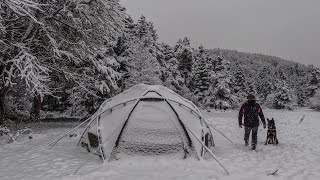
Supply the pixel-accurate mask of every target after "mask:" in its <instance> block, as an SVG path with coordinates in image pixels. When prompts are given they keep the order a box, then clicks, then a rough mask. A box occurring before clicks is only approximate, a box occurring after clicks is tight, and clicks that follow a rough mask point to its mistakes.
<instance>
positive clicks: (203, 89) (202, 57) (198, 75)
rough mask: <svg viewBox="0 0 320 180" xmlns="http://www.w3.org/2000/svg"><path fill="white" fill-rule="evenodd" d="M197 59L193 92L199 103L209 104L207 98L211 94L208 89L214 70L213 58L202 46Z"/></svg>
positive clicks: (194, 69)
mask: <svg viewBox="0 0 320 180" xmlns="http://www.w3.org/2000/svg"><path fill="white" fill-rule="evenodd" d="M196 59H197V60H196V61H195V63H194V68H193V79H192V82H193V83H192V84H193V85H192V89H194V90H193V92H194V94H195V96H197V98H198V99H197V101H198V103H200V104H202V105H207V103H208V102H205V99H206V97H207V96H209V95H210V93H209V92H208V91H209V87H210V84H211V79H210V74H211V72H212V67H211V62H212V58H211V57H210V56H209V55H207V54H206V53H205V51H204V49H203V47H202V46H200V47H199V53H198V55H197V56H196Z"/></svg>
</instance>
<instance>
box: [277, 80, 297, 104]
mask: <svg viewBox="0 0 320 180" xmlns="http://www.w3.org/2000/svg"><path fill="white" fill-rule="evenodd" d="M276 87H277V90H276V91H275V93H274V98H273V107H274V108H276V109H284V108H287V109H293V107H294V99H293V96H292V94H293V93H292V90H291V89H290V88H289V86H288V84H287V83H286V82H285V81H283V80H279V82H278V83H277V86H276Z"/></svg>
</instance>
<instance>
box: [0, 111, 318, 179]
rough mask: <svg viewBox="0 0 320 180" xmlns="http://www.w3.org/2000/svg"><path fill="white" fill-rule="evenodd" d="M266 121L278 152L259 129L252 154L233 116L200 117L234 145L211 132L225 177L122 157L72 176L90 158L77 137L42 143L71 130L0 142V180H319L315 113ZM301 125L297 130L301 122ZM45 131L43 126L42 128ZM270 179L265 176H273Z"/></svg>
mask: <svg viewBox="0 0 320 180" xmlns="http://www.w3.org/2000/svg"><path fill="white" fill-rule="evenodd" d="M264 113H265V116H266V117H268V118H272V117H273V118H275V120H276V126H277V133H278V139H279V142H280V144H279V145H278V146H272V145H268V146H265V145H263V144H264V141H265V138H266V133H267V131H266V130H263V129H260V130H261V131H259V134H258V147H257V150H258V151H257V152H255V151H251V150H249V147H245V146H244V142H243V129H240V128H239V127H238V123H237V114H238V113H237V112H236V111H227V112H219V111H213V112H210V113H204V114H205V117H206V118H208V119H209V121H211V122H212V123H213V124H214V125H215V126H216V127H217V128H218V129H219V130H221V131H222V132H224V133H225V134H226V135H227V136H228V137H229V138H230V139H231V140H232V141H234V144H231V143H230V142H228V141H226V140H225V139H224V138H223V137H222V136H220V135H219V134H218V133H216V132H214V135H215V141H216V147H215V148H214V153H215V154H216V156H217V157H218V158H219V159H220V160H221V162H222V163H223V164H224V165H225V166H226V167H227V168H228V170H229V171H230V173H231V175H229V176H227V175H226V174H225V172H224V171H223V170H222V169H221V168H220V167H219V165H218V164H217V163H216V162H215V161H214V160H213V159H211V158H208V159H207V160H204V161H198V160H197V159H196V158H195V157H189V158H187V159H185V160H183V159H181V158H180V157H169V156H168V157H163V156H158V157H138V156H136V157H126V158H122V159H120V160H117V161H116V160H112V161H110V162H109V163H105V164H102V162H101V160H100V159H99V158H98V157H93V158H92V159H90V161H89V162H88V163H87V164H86V165H85V166H83V167H82V168H81V169H80V170H79V171H78V173H77V174H76V175H72V174H73V173H74V171H75V170H76V169H77V168H78V167H79V166H81V164H83V163H84V162H85V161H86V159H87V158H88V157H89V155H88V153H87V152H86V150H85V149H83V148H78V147H77V146H76V144H77V141H78V139H79V134H80V133H81V130H82V129H79V130H77V131H76V133H77V134H78V136H77V137H66V138H64V139H63V140H62V141H60V142H59V143H58V144H57V145H56V146H55V147H54V148H53V149H50V150H48V146H47V143H48V142H50V141H51V140H53V139H54V138H55V137H57V136H59V133H62V132H65V131H67V130H69V129H70V127H71V126H72V125H74V124H71V125H70V124H69V125H68V126H65V127H61V126H58V127H56V128H44V127H40V128H37V129H36V130H35V134H34V138H33V139H28V137H24V138H20V139H19V140H18V141H17V142H14V143H12V144H6V143H5V142H4V141H5V140H4V139H3V137H2V138H0V179H1V180H6V179H8V180H9V179H10V180H11V179H65V180H76V179H86V180H87V179H88V180H90V179H108V180H109V179H115V180H122V179H139V180H141V179H148V180H149V179H184V180H188V179H222V180H229V179H254V180H257V179H288V180H289V179H290V180H295V179H301V180H306V179H308V180H310V179H315V180H316V179H319V178H320V119H319V117H320V113H319V112H314V111H310V110H296V111H276V110H266V111H265V112H264ZM303 115H305V119H304V121H303V122H302V123H301V124H299V121H300V119H301V117H302V116H303ZM47 126H48V125H47ZM278 169H279V171H278V172H277V173H276V175H275V176H267V175H266V174H268V173H270V172H273V171H275V170H278Z"/></svg>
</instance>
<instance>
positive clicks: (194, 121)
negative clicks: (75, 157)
mask: <svg viewBox="0 0 320 180" xmlns="http://www.w3.org/2000/svg"><path fill="white" fill-rule="evenodd" d="M200 141H202V142H200ZM210 142H211V143H210ZM79 143H80V144H81V145H82V146H83V147H85V148H86V149H87V150H88V151H89V152H91V153H95V154H97V155H99V156H101V157H102V159H103V160H109V159H110V158H111V157H112V156H114V154H115V153H123V152H126V153H129V154H135V153H140V154H143V155H146V154H147V155H152V154H154V155H156V154H166V153H178V152H182V153H184V154H185V156H186V152H189V151H193V152H196V154H197V156H198V157H199V158H200V159H202V157H203V156H204V152H205V149H204V148H203V144H206V145H209V146H210V144H213V138H212V134H211V132H210V129H209V128H208V127H207V125H206V124H205V123H204V121H203V118H202V115H201V112H200V111H199V109H198V108H197V107H196V106H195V105H194V104H193V103H192V102H190V101H188V100H186V99H184V98H183V97H181V96H180V95H178V94H177V93H175V92H173V91H172V90H170V89H168V88H166V87H163V86H160V85H153V86H151V85H145V84H139V85H136V86H133V87H132V88H130V89H128V90H126V91H124V92H123V93H120V94H119V95H117V96H115V97H113V98H111V99H108V100H106V101H105V102H104V103H103V104H102V105H101V106H100V108H99V110H98V111H97V112H96V113H95V114H94V115H93V116H92V117H91V120H90V122H89V123H88V125H87V127H86V129H85V131H84V132H83V135H82V136H81V138H80V141H79ZM209 143H210V144H209Z"/></svg>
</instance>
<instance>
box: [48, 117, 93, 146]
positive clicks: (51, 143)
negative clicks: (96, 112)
mask: <svg viewBox="0 0 320 180" xmlns="http://www.w3.org/2000/svg"><path fill="white" fill-rule="evenodd" d="M90 119H91V118H88V119H87V120H85V121H83V122H82V123H80V124H79V125H78V126H76V127H75V128H73V129H71V130H70V131H67V132H65V133H64V134H63V135H62V136H60V137H59V138H58V139H56V140H54V141H52V142H50V143H49V144H48V146H50V148H49V149H51V148H52V147H53V146H55V145H56V144H57V143H58V142H59V141H60V140H61V139H62V138H64V137H65V136H67V135H68V134H69V133H71V132H72V131H74V130H76V129H78V128H79V127H80V126H82V125H83V124H84V123H86V122H88V121H89V120H90Z"/></svg>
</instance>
